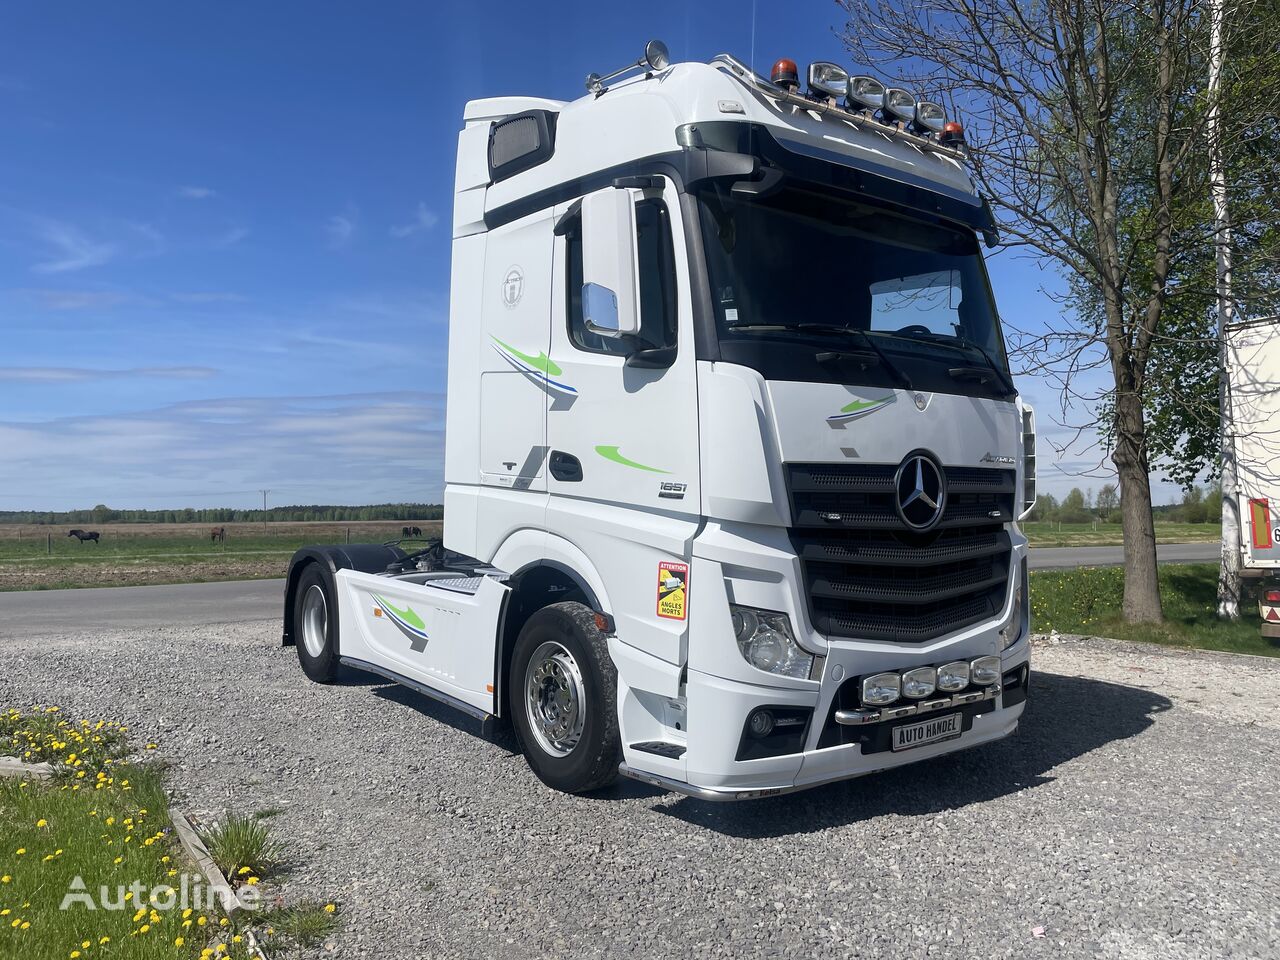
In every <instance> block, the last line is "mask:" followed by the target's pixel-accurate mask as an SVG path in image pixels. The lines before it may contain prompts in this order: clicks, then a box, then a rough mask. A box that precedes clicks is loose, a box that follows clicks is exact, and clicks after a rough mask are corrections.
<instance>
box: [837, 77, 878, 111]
mask: <svg viewBox="0 0 1280 960" xmlns="http://www.w3.org/2000/svg"><path fill="white" fill-rule="evenodd" d="M845 103H846V104H848V106H849V107H850V108H854V107H858V108H861V109H863V110H879V109H880V108H881V107H883V106H884V84H883V83H881V82H880V81H879V80H877V79H876V78H875V77H850V78H849V89H848V91H847V92H846V93H845Z"/></svg>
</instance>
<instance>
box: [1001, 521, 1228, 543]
mask: <svg viewBox="0 0 1280 960" xmlns="http://www.w3.org/2000/svg"><path fill="white" fill-rule="evenodd" d="M1019 526H1020V527H1021V529H1022V532H1023V533H1024V534H1026V537H1027V539H1028V540H1030V541H1031V545H1032V546H1033V547H1105V546H1119V545H1120V544H1122V543H1124V536H1123V535H1122V533H1121V531H1120V524H1118V523H1101V522H1099V523H1058V522H1057V521H1056V520H1036V521H1032V522H1030V523H1027V522H1023V523H1021V524H1019ZM1220 533H1221V531H1220V530H1219V528H1218V525H1217V524H1215V523H1170V522H1165V521H1162V520H1157V521H1156V542H1157V543H1208V542H1216V541H1217V540H1218V537H1219V536H1220Z"/></svg>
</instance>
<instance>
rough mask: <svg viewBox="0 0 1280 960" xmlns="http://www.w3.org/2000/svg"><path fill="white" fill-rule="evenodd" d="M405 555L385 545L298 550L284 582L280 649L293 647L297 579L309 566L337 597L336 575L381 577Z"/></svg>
mask: <svg viewBox="0 0 1280 960" xmlns="http://www.w3.org/2000/svg"><path fill="white" fill-rule="evenodd" d="M406 556H408V554H406V553H405V552H404V551H403V550H401V549H400V548H399V547H397V546H394V545H392V544H386V543H346V544H312V545H310V546H306V547H299V548H298V549H297V551H296V552H295V553H294V555H293V558H292V559H291V560H290V561H289V572H288V574H287V575H286V577H285V581H284V632H283V634H282V636H281V638H280V645H281V646H284V647H291V646H293V644H294V636H293V594H294V591H295V590H296V589H297V587H298V577H299V576H300V575H301V573H302V568H303V567H305V566H306V565H307V564H308V563H318V564H319V565H320V568H321V569H322V570H323V571H324V572H325V575H326V577H328V579H329V587H330V589H331V590H332V591H333V592H332V595H333V596H337V583H336V581H335V580H334V575H335V574H337V572H338V571H339V570H359V571H361V572H362V573H381V572H382V571H383V570H385V569H387V565H388V564H391V563H394V562H395V561H397V560H403V559H404V558H405V557H406Z"/></svg>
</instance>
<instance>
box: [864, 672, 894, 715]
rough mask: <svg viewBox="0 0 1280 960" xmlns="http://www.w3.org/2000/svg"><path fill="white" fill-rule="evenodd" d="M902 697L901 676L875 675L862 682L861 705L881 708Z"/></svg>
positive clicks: (892, 674)
mask: <svg viewBox="0 0 1280 960" xmlns="http://www.w3.org/2000/svg"><path fill="white" fill-rule="evenodd" d="M900 696H902V676H901V675H900V674H897V673H877V674H875V675H874V676H871V677H864V678H863V680H862V705H863V706H864V707H883V706H884V705H885V704H886V703H893V701H895V700H897V699H898V697H900Z"/></svg>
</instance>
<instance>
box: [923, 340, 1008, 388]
mask: <svg viewBox="0 0 1280 960" xmlns="http://www.w3.org/2000/svg"><path fill="white" fill-rule="evenodd" d="M900 336H902V337H903V338H904V339H907V340H923V341H925V342H926V343H936V344H939V345H941V346H944V347H951V348H952V349H953V350H972V351H974V352H975V353H977V354H978V356H980V357H982V359H983V361H984V362H985V363H986V365H987V367H988V368H990V370H991V372H992V373H994V374H995V375H996V379H997V380H999V381H1000V385H1001V386H1002V387H1003V388H1004V391H1005V393H1006V394H1009V395H1012V394H1015V393H1017V392H1018V388H1017V387H1015V386H1014V385H1013V378H1012V377H1010V376H1009V374H1007V373H1005V372H1004V371H1003V370H1001V369H1000V366H999V364H997V363H996V362H995V360H994V359H992V357H991V354H989V353H987V351H986V349H985V348H983V347H980V346H979V345H978V344H976V343H974V342H973V341H972V340H966V339H964V337H952V336H948V335H947V334H945V333H930V334H914V335H911V334H900ZM957 369H960V368H957ZM948 372H950V371H948Z"/></svg>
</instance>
